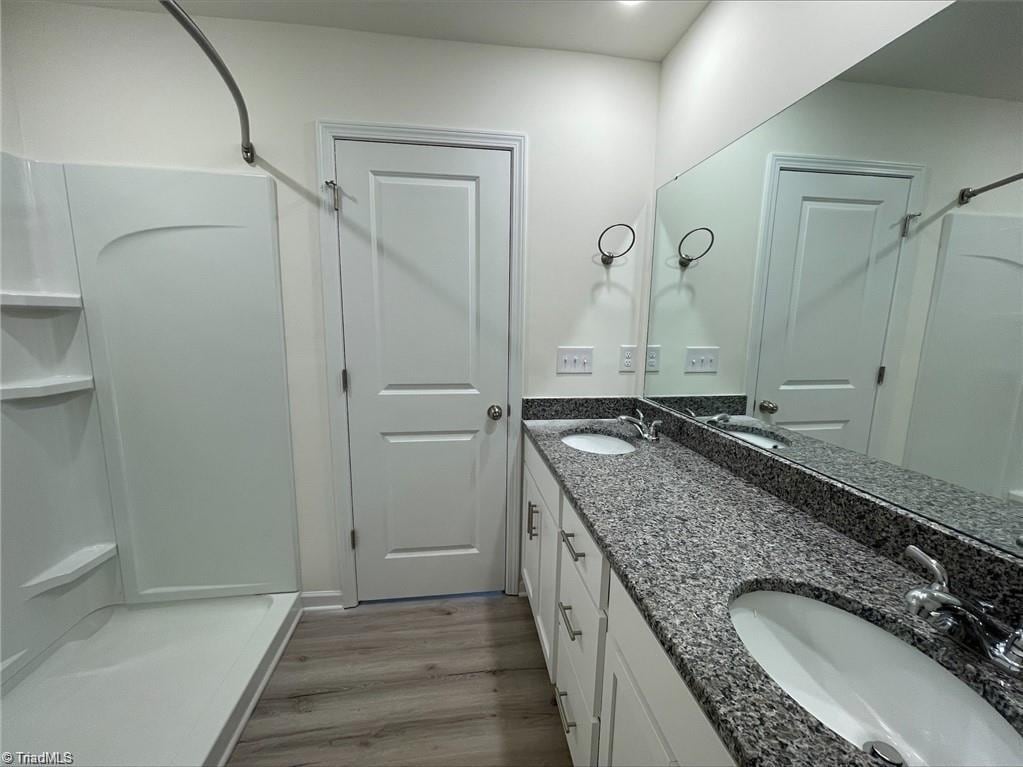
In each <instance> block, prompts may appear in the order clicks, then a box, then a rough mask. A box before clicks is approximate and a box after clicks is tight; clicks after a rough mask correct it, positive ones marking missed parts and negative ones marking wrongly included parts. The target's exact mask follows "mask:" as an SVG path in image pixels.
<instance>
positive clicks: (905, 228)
mask: <svg viewBox="0 0 1023 767" xmlns="http://www.w3.org/2000/svg"><path fill="white" fill-rule="evenodd" d="M921 215H923V214H921V213H907V214H906V215H905V216H903V217H902V232H901V233H900V234H899V236H900V237H902V238H903V239H905V238H906V237H909V225H910V224H912V223H913V219H914V218H920V216H921Z"/></svg>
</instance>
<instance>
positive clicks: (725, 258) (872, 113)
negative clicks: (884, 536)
mask: <svg viewBox="0 0 1023 767" xmlns="http://www.w3.org/2000/svg"><path fill="white" fill-rule="evenodd" d="M1021 126H1023V104H1020V103H1017V102H1011V101H1002V100H998V99H984V98H976V97H971V96H961V95H957V94H951V93H938V92H934V91H922V90H913V89H906V88H892V87H887V86H879V85H868V84H863V83H852V82H845V81H841V80H838V81H835V82H832V83H829V84H828V85H826V86H824V87H823V88H820V89H819V90H817V91H816V92H815V93H813V94H811V95H810V96H808V97H807V98H806V99H804V100H802V101H801V102H799V103H798V104H796V105H794V106H792V107H791V108H789V109H788V110H786V111H785V112H783V113H782V114H780V115H778V116H777V117H775V118H774V119H772V120H770V121H768V122H767V123H765V124H764V125H762V126H760V127H759V128H757V129H756V130H754V131H752V132H751V133H749V134H748V135H746V136H744V137H743V138H742V139H741V140H739V141H737V142H735V143H734V144H732V145H731V146H729V147H727V148H726V149H724V150H722V151H721V152H719V153H718V154H716V155H715V156H714V157H711V158H710V159H708V160H706V161H705V162H703V163H701V164H700V165H698V166H697V167H696V168H693V169H692V170H691V171H689V172H688V173H686V174H685V175H684V176H682V178H680V179H678V180H677V181H675V182H673V183H671V184H668V185H667V186H664V187H662V188H661V190H660V191H659V192H658V206H657V207H658V222H657V227H656V232H655V256H654V265H653V269H654V288H653V290H654V297H655V298H654V301H655V311H654V313H653V320H652V322H651V330H650V342H651V343H660V344H662V347H663V349H662V355H661V357H662V359H661V371H660V373H658V374H656V375H648V377H647V390H648V392H649V393H652V394H707V393H746V392H747V382H746V380H745V373H746V367H745V366H746V356H747V341H748V333H749V321H750V310H751V303H752V291H753V279H754V268H755V264H756V246H757V237H758V234H759V228H760V210H761V202H762V197H763V189H764V172H765V169H766V162H767V156H768V154H770V153H771V152H785V153H793V154H809V155H822V156H829V157H840V158H843V159H852V160H881V161H890V162H903V163H911V164H918V165H923V166H924V167H925V168H926V169H927V185H926V187H925V190H924V192H925V200H924V205H923V210H922V213H923V215H922V216H921V218H919V219H918V220H917V221H916V222H915V224H914V226H913V229H912V238H913V240H912V243H913V246H914V247H915V248H916V264H917V268H916V270H915V273H913V274H912V283H911V285H912V287H911V291H910V294H911V297H910V300H909V303H908V309H907V315H906V322H905V323H904V326H902V327H899V328H894V327H893V330H901V331H902V332H904V341H903V349H904V356H903V359H902V361H901V363H900V364H899V365H898V367H896V368H893V369H891V370H890V372H892V373H893V375H891V376H889V378H888V383H887V384H886V386H890V387H892V388H893V389H894V391H895V395H894V398H893V401H892V418H891V419H889V421H888V423H887V424H886V425H887V426H888V427H889V428H890V431H889V433H888V434H887V435H886V436H885V437H884V442H883V443H882V444H880V445H878V446H877V447H878V449H879V450H880V451H881V452H880V453H879V455H880V457H883V458H886V459H887V460H892V461H895V462H900V461H901V456H902V450H903V444H904V437H905V432H906V427H907V425H908V419H909V414H910V406H911V404H912V398H913V390H914V386H915V382H916V369H917V363H918V360H919V351H920V345H921V343H922V340H923V332H924V327H925V325H926V322H927V309H928V305H929V301H930V295H931V286H932V284H933V280H934V266H935V261H936V258H937V251H938V243H939V236H940V232H941V224H942V215H943V214H944V213H946V212H948V211H949V210H951V209H955V207H956V206H955V198H956V195H957V193H958V191H959V189H960V188H962V187H964V186H978V185H981V184H985V183H988V182H989V181H993V180H994V179H997V178H1001V177H1003V176H1004V175H1005V174H1006V173H1008V172H1009V170H1007V169H1012V168H1018V167H1020V166H1021V165H1023V143H1021V141H1020V137H1021V133H1020V129H1021ZM967 209H968V210H969V212H971V213H1014V214H1017V215H1018V214H1019V212H1020V211H1021V210H1023V186H1021V185H1019V184H1017V185H1012V186H1007V187H1005V188H1003V189H998V190H995V191H992V192H989V193H988V194H985V195H983V196H981V197H978V198H976V199H975V200H974V201H972V202H971V203H970V204H969V206H968V208H967ZM695 226H709V227H711V228H712V229H714V230H715V232H716V233H717V234H718V239H717V241H716V243H715V245H714V250H713V251H712V252H711V254H710V255H708V256H707V258H706V259H705V260H703V261H699V262H697V263H696V264H694V265H693V266H692V267H690V268H689V269H688V270H687V271H686V273H685V274H680V272H679V270H678V268H677V266H676V262H675V259H674V258H673V255H674V253H675V248H676V246H677V244H678V237H679V235H680V233H683V232H685V231H688V230H689V229H691V228H693V227H695ZM687 345H691V346H702V345H717V346H721V357H720V366H721V367H720V371H719V373H718V374H717V375H703V374H699V375H693V374H690V375H685V376H683V374H682V367H683V365H682V352H683V349H684V347H685V346H687ZM887 364H889V365H890V364H891V363H890V362H888V363H887ZM873 444H874V443H873V441H872V445H873Z"/></svg>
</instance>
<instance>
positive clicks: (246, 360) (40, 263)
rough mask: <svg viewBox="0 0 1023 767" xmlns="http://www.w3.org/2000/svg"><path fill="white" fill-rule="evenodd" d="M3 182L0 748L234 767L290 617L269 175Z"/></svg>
mask: <svg viewBox="0 0 1023 767" xmlns="http://www.w3.org/2000/svg"><path fill="white" fill-rule="evenodd" d="M0 178H2V199H0V203H2V222H0V223H2V260H0V270H2V272H0V304H2V305H0V313H2V329H3V345H2V350H0V352H2V366H0V394H2V410H3V419H2V427H0V429H2V430H0V455H2V499H0V501H2V516H0V538H2V603H0V610H2V612H0V624H2V632H0V652H2V662H3V696H2V699H0V725H2V730H0V741H2V742H0V749H2V750H3V751H6V752H23V753H31V754H39V753H42V752H58V753H69V754H71V755H72V756H73V758H74V762H75V764H103V765H112V764H131V765H145V764H154V765H156V764H159V765H178V764H182V765H184V764H199V763H202V764H217V763H222V762H223V761H224V760H225V759H226V758H227V756H228V754H229V753H230V750H231V747H232V745H233V742H234V739H235V738H236V737H237V733H238V731H239V729H240V727H241V725H242V724H243V723H244V720H245V717H246V715H247V713H248V708H249V707H250V706H251V705H252V704H253V703H254V701H255V699H256V698H257V697H258V693H259V691H260V689H261V687H262V684H263V683H264V682H265V679H266V676H267V675H268V673H269V671H270V669H271V668H272V667H273V664H274V662H275V659H276V657H277V655H278V654H279V652H280V650H281V649H282V648H283V645H284V643H285V642H286V641H287V638H288V636H289V635H290V631H291V630H292V629H293V627H294V624H295V622H296V621H297V618H298V609H299V606H298V596H297V593H296V592H297V590H298V570H297V553H296V551H297V549H296V517H295V492H294V471H293V465H292V450H291V436H290V422H289V411H288V390H287V376H286V367H285V348H284V332H283V318H282V306H281V286H280V271H279V256H278V251H277V231H276V220H277V216H276V193H275V188H274V185H273V181H272V180H271V179H269V178H267V177H265V176H263V175H256V174H219V173H200V172H192V171H180V170H158V169H151V168H127V167H103V166H85V165H61V164H55V163H43V162H35V161H32V160H28V159H23V158H20V157H15V156H13V155H10V154H6V153H5V154H3V156H2V168H0Z"/></svg>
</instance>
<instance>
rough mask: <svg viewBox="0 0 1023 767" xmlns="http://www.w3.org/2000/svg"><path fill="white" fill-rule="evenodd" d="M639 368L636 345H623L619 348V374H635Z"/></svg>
mask: <svg viewBox="0 0 1023 767" xmlns="http://www.w3.org/2000/svg"><path fill="white" fill-rule="evenodd" d="M638 367H639V361H638V360H637V359H636V345H635V344H631V345H629V344H622V345H621V346H619V347H618V372H619V373H635V372H636V369H637V368H638Z"/></svg>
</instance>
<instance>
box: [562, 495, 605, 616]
mask: <svg viewBox="0 0 1023 767" xmlns="http://www.w3.org/2000/svg"><path fill="white" fill-rule="evenodd" d="M562 505H563V507H564V508H563V509H562V512H561V530H562V535H561V542H562V546H563V554H562V557H563V559H564V560H565V561H566V562H571V563H572V565H573V566H574V567H575V569H576V571H577V572H578V573H579V577H580V578H581V579H582V582H583V584H584V585H585V586H586V591H588V592H589V594H590V598H591V599H592V600H593V602H594V604H596V605H597V607H602V608H603V607H607V584H608V578H609V577H610V572H611V571H610V568H609V567H608V565H607V560H606V559H605V558H604V556H603V554H601V553H600V549H598V548H597V544H596V542H595V541H594V540H593V537H592V536H591V535H590V533H589V531H588V530H587V529H586V528H585V527H584V526H583V522H582V520H581V519H579V514H578V512H576V510H575V509H573V508H572V504H570V503H568V502H567V501H566V502H565V503H564V504H562Z"/></svg>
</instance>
